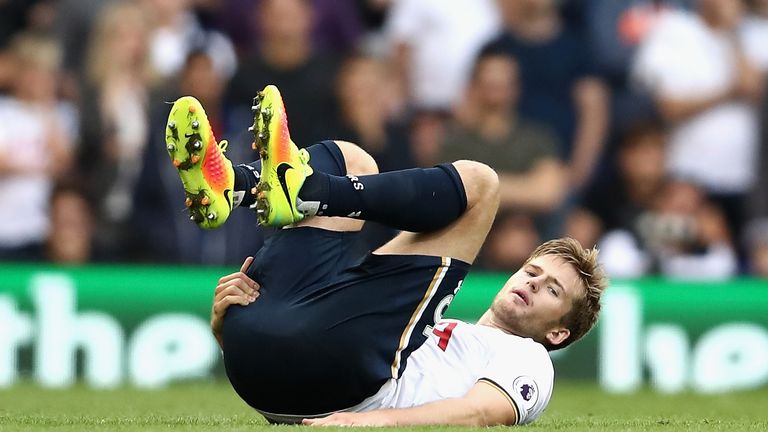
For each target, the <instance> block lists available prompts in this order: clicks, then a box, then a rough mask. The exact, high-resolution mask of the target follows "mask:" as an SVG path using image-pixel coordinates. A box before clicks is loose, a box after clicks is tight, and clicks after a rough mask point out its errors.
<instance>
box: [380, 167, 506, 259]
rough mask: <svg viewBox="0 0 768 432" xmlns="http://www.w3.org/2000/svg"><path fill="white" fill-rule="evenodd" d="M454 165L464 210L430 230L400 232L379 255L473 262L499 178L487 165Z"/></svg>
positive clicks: (493, 210)
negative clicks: (422, 256) (461, 192)
mask: <svg viewBox="0 0 768 432" xmlns="http://www.w3.org/2000/svg"><path fill="white" fill-rule="evenodd" d="M452 165H453V167H455V169H456V173H457V175H458V176H459V178H460V181H461V184H462V185H463V188H464V192H465V194H466V202H467V207H466V210H465V211H464V213H463V214H462V215H461V216H460V217H459V218H458V219H456V220H455V221H454V222H452V223H451V224H450V225H448V226H446V227H444V228H441V229H439V230H437V231H431V232H421V233H417V232H402V233H400V234H398V236H397V237H395V238H394V239H392V240H391V241H390V242H389V243H387V244H385V245H384V246H382V247H380V248H379V249H378V250H376V251H375V253H376V254H379V255H396V254H402V255H433V256H447V257H451V258H457V259H460V260H462V261H464V262H468V263H472V262H473V261H474V260H475V258H476V257H477V254H478V252H479V251H480V248H481V247H482V245H483V242H484V241H485V237H486V236H487V235H488V231H489V230H490V229H491V225H492V224H493V220H494V218H495V216H496V211H497V210H498V206H499V180H498V176H497V175H496V173H495V172H494V171H493V170H492V169H491V168H490V167H488V166H487V165H484V164H481V163H479V162H474V161H457V162H454V163H453V164H452Z"/></svg>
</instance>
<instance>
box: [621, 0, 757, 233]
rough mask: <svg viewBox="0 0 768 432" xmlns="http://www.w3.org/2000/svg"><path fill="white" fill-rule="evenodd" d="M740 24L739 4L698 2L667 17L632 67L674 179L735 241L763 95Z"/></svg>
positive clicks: (752, 173) (732, 0) (752, 171)
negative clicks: (705, 201) (664, 138)
mask: <svg viewBox="0 0 768 432" xmlns="http://www.w3.org/2000/svg"><path fill="white" fill-rule="evenodd" d="M742 17H743V5H742V2H741V1H740V0H698V1H697V8H696V11H695V12H686V11H678V10H670V11H667V12H665V13H664V14H663V15H662V16H661V18H659V20H658V22H657V23H656V25H655V26H654V27H653V28H652V29H651V31H650V33H649V34H648V37H647V38H646V39H645V41H643V43H642V45H641V47H640V49H639V51H638V53H637V57H636V59H635V63H634V65H633V73H634V76H635V77H636V79H637V80H638V82H639V83H641V84H642V85H644V86H645V88H647V89H648V90H650V92H651V93H652V95H653V96H654V98H655V100H656V103H657V105H658V107H659V111H660V113H661V115H662V117H663V118H664V120H665V121H666V122H667V124H668V125H669V127H670V133H669V138H668V142H667V161H668V170H669V173H670V174H671V175H672V176H673V177H675V178H683V179H687V180H690V181H693V182H695V183H696V184H697V185H699V186H701V187H703V188H704V190H705V191H706V192H707V194H708V195H709V197H710V198H711V199H712V200H714V202H716V203H718V205H719V206H720V207H721V208H722V209H723V210H724V211H725V215H726V219H727V221H728V226H729V228H730V231H731V232H734V233H738V232H739V231H740V229H741V225H742V224H743V221H744V208H743V206H744V204H745V202H744V201H745V197H746V196H747V193H748V191H749V190H750V188H751V187H752V185H753V184H754V182H755V177H756V165H757V163H756V161H757V160H758V157H759V151H758V122H757V109H756V105H755V104H756V102H757V101H758V99H759V98H760V97H761V95H762V93H763V78H762V76H761V74H760V72H759V71H758V69H757V68H756V67H755V62H754V60H753V59H750V58H748V57H747V56H748V55H749V52H747V51H745V50H744V40H743V39H742V38H740V37H739V34H738V33H737V29H738V26H739V24H740V23H741V20H742Z"/></svg>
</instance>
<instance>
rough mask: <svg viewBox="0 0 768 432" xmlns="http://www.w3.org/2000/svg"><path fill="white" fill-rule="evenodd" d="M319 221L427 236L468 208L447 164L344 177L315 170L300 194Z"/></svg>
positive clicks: (454, 169)
mask: <svg viewBox="0 0 768 432" xmlns="http://www.w3.org/2000/svg"><path fill="white" fill-rule="evenodd" d="M299 198H300V199H301V200H302V201H307V202H312V203H314V204H313V205H312V207H315V206H316V207H317V215H318V216H346V217H352V218H357V219H364V220H369V221H373V222H379V223H381V224H384V225H388V226H390V227H393V228H397V229H400V230H404V231H413V232H427V231H434V230H437V229H440V228H443V227H445V226H447V225H448V224H450V223H451V222H453V221H454V220H456V219H457V218H458V217H459V216H461V214H462V213H463V212H464V210H465V209H466V207H467V197H466V193H465V191H464V185H463V183H462V182H461V177H460V176H459V173H458V172H457V171H456V168H454V167H453V165H451V164H443V165H438V166H436V167H434V168H414V169H408V170H402V171H393V172H387V173H381V174H374V175H366V176H360V177H355V176H351V175H348V176H346V177H342V176H334V175H329V174H326V173H323V172H320V171H318V170H315V173H314V174H312V175H311V176H309V177H307V179H306V181H305V183H304V186H303V187H302V188H301V191H300V192H299Z"/></svg>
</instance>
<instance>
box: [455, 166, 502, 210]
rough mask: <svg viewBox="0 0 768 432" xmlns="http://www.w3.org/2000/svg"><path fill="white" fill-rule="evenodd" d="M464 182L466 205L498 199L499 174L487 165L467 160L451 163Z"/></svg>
mask: <svg viewBox="0 0 768 432" xmlns="http://www.w3.org/2000/svg"><path fill="white" fill-rule="evenodd" d="M453 166H454V167H456V170H457V171H458V172H459V175H460V176H461V181H462V182H463V183H464V189H465V190H466V193H467V205H468V206H472V205H474V204H477V203H479V202H490V201H494V202H497V201H498V200H499V176H498V174H496V171H494V170H493V168H491V167H489V166H488V165H486V164H484V163H481V162H476V161H469V160H460V161H456V162H454V163H453Z"/></svg>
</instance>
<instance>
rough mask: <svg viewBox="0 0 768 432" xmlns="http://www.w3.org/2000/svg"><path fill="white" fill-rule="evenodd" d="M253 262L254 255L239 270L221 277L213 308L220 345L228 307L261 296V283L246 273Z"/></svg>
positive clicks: (216, 333) (212, 326)
mask: <svg viewBox="0 0 768 432" xmlns="http://www.w3.org/2000/svg"><path fill="white" fill-rule="evenodd" d="M252 262H253V257H248V258H246V259H245V262H244V263H243V265H242V266H241V267H240V271H239V272H237V273H232V274H229V275H226V276H224V277H222V278H221V279H219V284H218V285H217V286H216V290H215V291H214V294H213V307H212V308H211V330H212V331H213V335H214V336H215V337H216V341H217V342H218V343H219V346H220V347H222V348H223V343H222V340H221V327H222V325H223V323H224V314H226V313H227V309H228V308H229V307H230V306H231V305H234V304H239V305H242V306H246V305H249V304H251V303H253V302H254V301H256V299H257V298H259V288H260V287H259V284H258V283H256V281H254V280H253V279H251V278H250V277H248V275H246V274H245V272H246V271H247V270H248V267H249V266H250V265H251V263H252Z"/></svg>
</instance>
